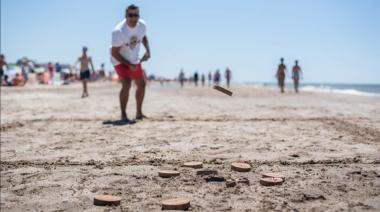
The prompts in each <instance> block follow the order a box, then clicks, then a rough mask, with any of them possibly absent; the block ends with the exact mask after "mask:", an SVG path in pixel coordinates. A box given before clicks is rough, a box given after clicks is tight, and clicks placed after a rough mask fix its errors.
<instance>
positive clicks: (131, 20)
mask: <svg viewBox="0 0 380 212" xmlns="http://www.w3.org/2000/svg"><path fill="white" fill-rule="evenodd" d="M141 43H142V44H143V45H144V47H145V49H146V53H145V54H144V56H143V57H142V58H141V59H140V58H139V51H140V46H141ZM111 55H112V57H111V61H112V64H113V65H114V66H115V70H116V72H117V74H118V75H119V79H120V81H121V82H122V88H121V91H120V96H119V97H120V109H121V119H122V120H123V121H129V119H128V117H127V113H126V107H127V102H128V96H129V90H130V88H131V81H132V80H134V81H135V83H136V85H137V90H136V104H137V110H136V119H137V120H142V119H143V118H146V117H145V116H144V114H143V113H142V104H143V101H144V95H145V85H146V84H145V74H144V70H143V68H142V66H141V63H142V62H143V61H146V60H148V59H149V58H150V49H149V42H148V37H147V35H146V25H145V22H144V21H143V20H141V19H140V14H139V8H138V7H137V6H135V5H133V4H132V5H130V6H129V7H128V8H127V9H126V18H125V19H124V20H123V21H122V22H120V23H119V24H117V26H116V27H115V29H114V30H113V32H112V48H111Z"/></svg>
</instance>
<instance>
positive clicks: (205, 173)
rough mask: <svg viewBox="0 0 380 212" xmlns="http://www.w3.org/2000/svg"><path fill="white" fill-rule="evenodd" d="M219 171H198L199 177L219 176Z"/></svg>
mask: <svg viewBox="0 0 380 212" xmlns="http://www.w3.org/2000/svg"><path fill="white" fill-rule="evenodd" d="M217 174H218V171H217V170H212V169H202V170H198V171H197V175H217Z"/></svg>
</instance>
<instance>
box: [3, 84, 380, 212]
mask: <svg viewBox="0 0 380 212" xmlns="http://www.w3.org/2000/svg"><path fill="white" fill-rule="evenodd" d="M119 86H120V85H118V84H116V83H92V84H90V85H89V89H90V90H89V91H90V97H89V98H86V99H81V98H80V95H81V85H80V84H79V83H78V84H73V85H68V86H60V87H59V86H53V87H51V86H26V87H24V88H2V91H1V211H28V210H30V211H113V210H114V211H159V210H161V205H160V203H161V201H162V200H163V199H166V198H172V197H186V198H189V199H190V200H191V208H190V210H191V211H268V210H298V211H310V210H315V211H326V210H330V211H335V210H340V209H341V210H353V211H361V210H369V211H379V210H380V98H379V97H364V96H353V95H341V94H328V93H310V92H302V93H300V94H298V95H297V94H295V93H293V92H291V91H290V90H288V91H287V93H285V94H283V95H281V94H280V93H278V91H277V90H273V89H270V88H254V87H249V86H235V87H232V90H233V91H234V95H233V96H232V97H229V96H226V95H224V94H222V93H220V92H218V91H216V90H213V89H212V88H211V87H207V88H200V87H198V88H194V87H193V86H190V85H187V87H186V88H185V89H183V90H181V89H178V88H177V87H176V86H174V85H166V86H163V87H161V86H160V85H159V84H151V85H150V86H149V88H148V89H147V94H146V101H145V105H144V109H145V113H146V115H147V116H149V117H150V119H148V120H144V121H142V122H138V123H136V124H134V125H122V126H118V125H112V124H104V123H103V122H104V121H107V120H111V123H112V121H115V120H117V119H118V118H119V103H118V92H119V88H120V87H119ZM289 89H290V88H289ZM130 100H131V101H130V102H129V104H128V107H129V108H128V113H129V116H130V117H131V118H133V117H134V114H135V101H134V94H133V93H131V97H130ZM187 161H203V163H204V167H206V168H211V169H216V170H218V171H219V175H221V176H223V177H225V178H227V179H230V178H236V177H246V178H248V179H249V180H250V185H249V186H248V185H245V184H239V185H237V186H235V187H232V188H227V187H226V185H225V183H207V182H206V181H205V180H204V179H203V177H200V176H197V175H196V170H195V169H191V168H185V167H181V165H182V164H183V163H184V162H187ZM235 161H245V162H247V163H249V164H251V166H252V170H251V171H250V172H246V173H240V172H236V171H232V170H231V168H230V164H231V163H232V162H235ZM161 169H173V170H178V171H180V172H181V175H180V176H178V177H175V178H171V179H170V178H169V179H165V178H160V177H158V173H157V172H158V170H161ZM265 171H271V172H276V173H281V174H283V175H284V176H285V177H286V180H285V182H284V183H283V184H282V185H278V186H273V187H265V186H262V185H260V184H259V179H260V173H262V172H265ZM97 194H111V195H116V196H120V197H122V201H121V205H120V206H116V207H111V206H106V207H100V206H94V205H93V198H94V196H95V195H97Z"/></svg>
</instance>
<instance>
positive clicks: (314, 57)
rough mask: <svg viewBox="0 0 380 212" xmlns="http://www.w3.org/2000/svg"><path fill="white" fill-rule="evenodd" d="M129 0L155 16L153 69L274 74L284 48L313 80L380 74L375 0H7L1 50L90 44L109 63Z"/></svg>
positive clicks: (239, 77)
mask: <svg viewBox="0 0 380 212" xmlns="http://www.w3.org/2000/svg"><path fill="white" fill-rule="evenodd" d="M131 3H135V4H137V5H138V6H140V13H141V16H142V18H143V19H144V20H145V21H146V22H147V25H148V37H149V39H150V43H151V50H152V59H151V60H150V61H149V62H147V63H146V64H145V68H146V69H147V71H148V72H149V73H153V74H156V75H163V76H168V77H174V76H177V75H178V72H179V70H180V69H181V67H183V68H184V70H185V72H186V74H187V75H189V74H191V73H193V72H194V71H195V70H198V71H199V72H201V73H202V72H204V73H206V72H208V71H209V70H215V69H217V68H220V69H222V70H224V69H225V68H226V67H227V66H229V67H230V68H231V69H232V71H233V77H234V80H235V81H240V82H246V81H256V82H257V81H259V82H271V81H274V73H275V71H276V67H277V64H278V62H279V58H280V57H284V58H285V62H286V64H287V66H288V68H290V67H291V66H292V65H293V62H294V60H295V59H298V60H299V61H300V65H301V67H302V68H303V70H304V75H305V81H307V82H335V83H377V84H379V83H380V21H379V20H380V12H379V11H380V1H378V0H313V1H306V0H237V1H232V0H229V1H227V0H207V1H205V0H191V1H180V0H159V1H153V0H142V1H124V0H123V1H121V0H112V1H111V0H80V1H78V0H1V52H2V53H4V54H5V55H6V57H7V60H8V62H14V61H16V60H17V59H19V58H21V57H23V56H27V57H29V58H32V59H36V60H37V61H39V62H48V61H52V62H56V61H59V62H62V63H70V64H73V63H74V61H75V59H76V58H77V57H78V56H79V55H80V53H81V47H82V46H83V45H86V46H88V48H89V54H90V55H91V56H92V57H93V60H94V62H95V65H96V66H99V64H100V63H102V62H105V63H106V67H107V68H108V69H111V68H112V66H111V64H110V62H109V46H110V43H111V31H112V29H113V28H114V26H115V25H116V24H117V23H118V22H119V21H120V20H122V19H123V18H124V10H125V8H126V6H127V5H129V4H131Z"/></svg>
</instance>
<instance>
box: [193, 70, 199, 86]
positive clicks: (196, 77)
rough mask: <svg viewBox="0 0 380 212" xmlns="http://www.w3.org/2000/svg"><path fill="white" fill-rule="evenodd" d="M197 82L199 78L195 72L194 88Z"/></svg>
mask: <svg viewBox="0 0 380 212" xmlns="http://www.w3.org/2000/svg"><path fill="white" fill-rule="evenodd" d="M198 81H199V76H198V72H197V71H196V72H195V73H194V84H195V86H198Z"/></svg>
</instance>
